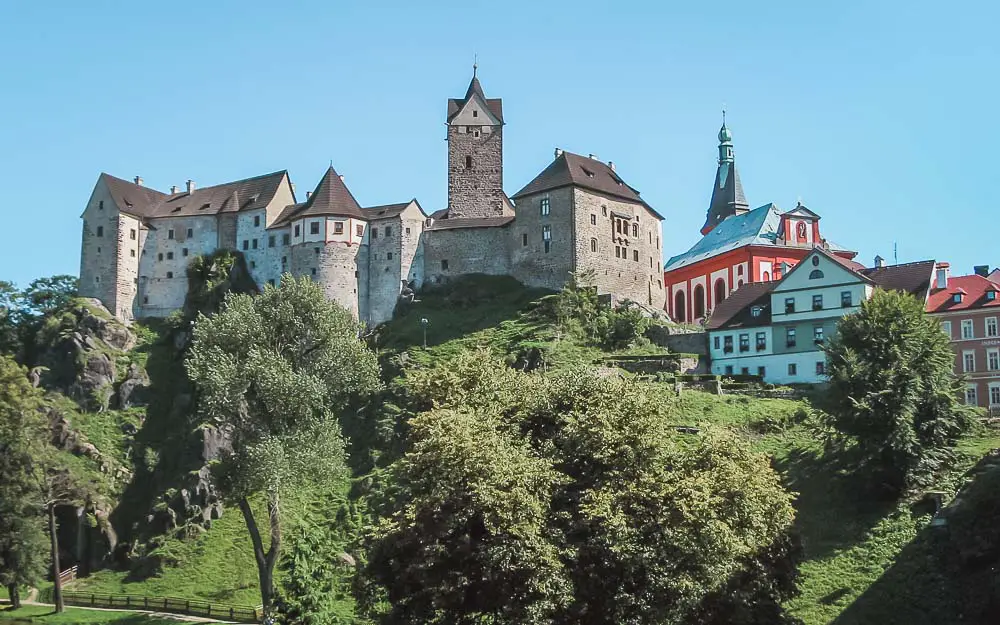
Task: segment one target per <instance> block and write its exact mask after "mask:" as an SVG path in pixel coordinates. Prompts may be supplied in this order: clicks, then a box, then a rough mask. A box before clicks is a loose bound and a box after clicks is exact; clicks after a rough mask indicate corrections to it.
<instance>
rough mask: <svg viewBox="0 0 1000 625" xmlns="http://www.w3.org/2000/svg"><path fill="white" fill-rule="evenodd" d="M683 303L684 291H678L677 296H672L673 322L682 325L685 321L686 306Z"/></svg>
mask: <svg viewBox="0 0 1000 625" xmlns="http://www.w3.org/2000/svg"><path fill="white" fill-rule="evenodd" d="M686 303H687V302H685V301H684V291H678V292H677V295H675V296H674V321H677V322H678V323H684V322H685V321H687V315H686V314H685V313H686V312H687V306H686Z"/></svg>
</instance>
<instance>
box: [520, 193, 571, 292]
mask: <svg viewBox="0 0 1000 625" xmlns="http://www.w3.org/2000/svg"><path fill="white" fill-rule="evenodd" d="M546 199H547V200H548V205H549V210H548V214H547V215H543V214H542V201H543V200H546ZM516 213H517V219H516V220H515V221H514V223H512V224H511V225H510V226H509V229H510V231H511V235H512V236H511V238H510V246H511V248H510V256H511V266H512V267H513V275H514V277H515V278H517V279H518V280H520V281H521V282H522V283H524V284H526V285H528V286H537V287H543V288H548V289H552V290H558V289H561V288H562V287H563V285H564V284H566V281H567V279H569V276H570V273H571V272H572V271H573V257H574V254H575V250H574V245H573V234H574V233H573V229H574V219H573V189H572V187H564V188H562V189H554V190H552V191H547V192H545V193H539V194H536V195H532V196H528V197H522V198H521V199H519V200H518V202H517V208H516ZM546 228H547V229H548V232H549V236H550V237H551V238H550V240H549V246H548V249H546V246H545V238H544V237H545V231H546Z"/></svg>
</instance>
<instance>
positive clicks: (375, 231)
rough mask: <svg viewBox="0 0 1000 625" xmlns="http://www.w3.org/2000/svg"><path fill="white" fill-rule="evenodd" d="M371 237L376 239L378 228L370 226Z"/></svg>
mask: <svg viewBox="0 0 1000 625" xmlns="http://www.w3.org/2000/svg"><path fill="white" fill-rule="evenodd" d="M372 238H373V239H377V238H378V228H374V227H373V228H372Z"/></svg>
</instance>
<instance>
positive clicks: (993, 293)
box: [986, 290, 997, 302]
mask: <svg viewBox="0 0 1000 625" xmlns="http://www.w3.org/2000/svg"><path fill="white" fill-rule="evenodd" d="M996 298H997V292H996V291H992V290H990V291H986V301H987V302H992V301H993V300H995V299H996Z"/></svg>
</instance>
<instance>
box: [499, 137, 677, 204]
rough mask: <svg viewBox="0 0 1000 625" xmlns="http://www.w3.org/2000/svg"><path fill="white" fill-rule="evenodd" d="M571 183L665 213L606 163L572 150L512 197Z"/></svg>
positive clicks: (516, 197)
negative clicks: (644, 198)
mask: <svg viewBox="0 0 1000 625" xmlns="http://www.w3.org/2000/svg"><path fill="white" fill-rule="evenodd" d="M570 185H573V186H577V187H581V188H584V189H589V190H591V191H597V192H599V193H603V194H605V195H608V196H611V197H613V198H615V199H618V200H624V201H626V202H634V203H636V204H642V205H643V206H645V207H646V208H648V209H649V210H650V211H651V212H652V213H653V214H654V215H656V216H657V217H658V218H659V219H663V216H662V215H660V214H659V213H658V212H656V210H655V209H654V208H653V207H652V206H650V205H649V204H647V203H646V202H645V200H643V199H642V198H641V197H639V192H638V191H636V190H635V189H633V188H632V187H630V186H629V185H627V184H625V181H624V180H622V179H621V177H619V176H618V174H617V173H615V172H614V171H613V170H612V169H611V167H609V166H608V165H607V164H606V163H602V162H601V161H599V160H597V159H596V158H589V157H586V156H580V155H579V154H573V153H572V152H565V151H564V152H562V153H561V154H560V155H559V156H557V157H556V158H555V160H554V161H552V162H551V163H549V166H548V167H546V168H545V169H543V170H542V173H540V174H538V175H537V176H535V178H534V179H533V180H532V181H531V182H529V183H528V184H526V185H525V186H524V188H523V189H521V190H520V191H518V192H517V193H515V194H514V195H513V196H511V197H512V198H513V199H514V200H515V201H516V200H517V199H518V198H519V197H524V196H526V195H533V194H535V193H542V192H544V191H551V190H553V189H558V188H560V187H566V186H570Z"/></svg>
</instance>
